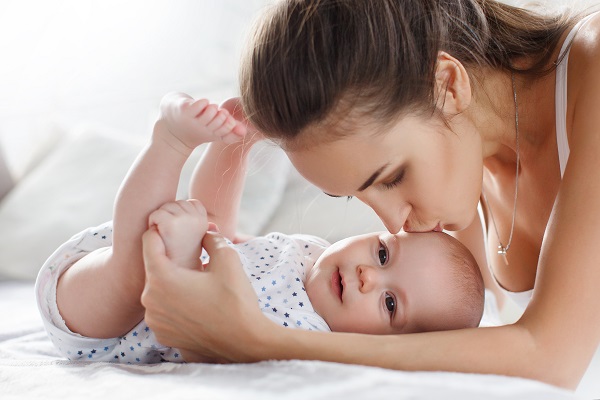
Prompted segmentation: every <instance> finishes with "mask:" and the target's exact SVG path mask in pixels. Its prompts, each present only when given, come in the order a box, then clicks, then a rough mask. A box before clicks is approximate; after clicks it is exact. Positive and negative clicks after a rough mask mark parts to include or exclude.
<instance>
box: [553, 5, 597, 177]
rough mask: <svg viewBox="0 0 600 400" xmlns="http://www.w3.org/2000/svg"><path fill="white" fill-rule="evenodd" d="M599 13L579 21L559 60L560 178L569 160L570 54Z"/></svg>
mask: <svg viewBox="0 0 600 400" xmlns="http://www.w3.org/2000/svg"><path fill="white" fill-rule="evenodd" d="M597 13H598V12H595V13H592V14H590V15H588V16H586V17H585V18H583V19H582V20H581V21H579V22H578V23H577V24H576V25H575V26H574V27H573V29H571V31H570V32H569V34H568V35H567V37H566V39H565V41H564V43H563V45H562V48H561V49H560V53H559V59H561V57H562V60H561V62H560V63H559V64H558V65H557V66H556V93H555V112H556V143H557V145H558V161H559V164H560V176H561V178H562V176H563V175H564V173H565V168H566V166H567V160H568V159H569V153H570V150H569V141H568V140H567V67H568V65H569V53H570V51H571V43H572V42H573V39H574V38H575V35H576V34H577V32H579V30H580V29H581V27H582V26H583V25H584V24H585V23H586V22H587V21H589V20H590V18H592V17H593V16H594V15H596V14H597Z"/></svg>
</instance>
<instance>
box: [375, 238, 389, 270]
mask: <svg viewBox="0 0 600 400" xmlns="http://www.w3.org/2000/svg"><path fill="white" fill-rule="evenodd" d="M377 256H378V257H379V263H380V264H381V265H385V263H386V262H387V260H388V253H387V249H386V247H385V246H384V245H383V244H382V243H379V250H378V251H377Z"/></svg>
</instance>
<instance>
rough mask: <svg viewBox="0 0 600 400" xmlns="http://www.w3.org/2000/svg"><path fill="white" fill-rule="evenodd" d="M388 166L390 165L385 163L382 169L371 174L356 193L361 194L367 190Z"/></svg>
mask: <svg viewBox="0 0 600 400" xmlns="http://www.w3.org/2000/svg"><path fill="white" fill-rule="evenodd" d="M388 165H390V164H389V163H387V164H385V165H384V166H383V167H381V168H379V169H378V170H377V171H375V172H373V174H372V175H371V176H370V177H369V179H367V180H366V181H365V183H363V184H362V185H361V186H360V187H359V188H358V191H359V192H362V191H363V190H365V189H366V188H368V187H369V186H371V185H372V184H373V182H375V179H377V178H378V177H379V175H381V173H382V172H383V170H384V169H386V168H387V166H388Z"/></svg>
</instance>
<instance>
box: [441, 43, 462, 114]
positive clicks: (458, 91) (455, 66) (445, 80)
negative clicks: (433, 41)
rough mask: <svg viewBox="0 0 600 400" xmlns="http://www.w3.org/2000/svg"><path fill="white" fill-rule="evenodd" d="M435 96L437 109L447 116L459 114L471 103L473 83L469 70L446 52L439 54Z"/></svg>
mask: <svg viewBox="0 0 600 400" xmlns="http://www.w3.org/2000/svg"><path fill="white" fill-rule="evenodd" d="M434 95H435V103H436V107H437V108H438V109H439V110H440V111H442V112H443V113H444V114H446V115H456V114H459V113H461V112H463V111H464V110H465V109H466V108H467V107H468V106H469V104H470V103H471V83H470V81H469V75H468V74H467V70H466V69H465V67H464V66H463V65H462V64H461V63H460V62H459V61H458V60H457V59H456V58H454V57H452V56H451V55H450V54H448V53H446V52H444V51H440V52H439V53H438V58H437V65H436V67H435V92H434Z"/></svg>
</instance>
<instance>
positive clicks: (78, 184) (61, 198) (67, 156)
mask: <svg viewBox="0 0 600 400" xmlns="http://www.w3.org/2000/svg"><path fill="white" fill-rule="evenodd" d="M127 137H128V135H126V134H122V133H116V132H112V133H111V132H106V131H102V130H98V129H97V128H95V129H87V130H85V131H83V132H81V133H80V134H78V135H74V137H70V138H68V139H66V140H64V141H63V142H61V144H60V145H59V146H58V148H56V149H55V150H54V151H53V152H52V153H51V154H50V155H48V156H47V157H46V158H45V159H44V160H43V161H42V162H41V163H40V164H39V165H38V166H37V167H36V168H35V169H33V170H32V171H31V172H30V173H29V174H27V175H26V176H25V177H24V178H23V179H22V180H21V181H20V182H19V183H18V184H17V185H16V186H15V187H14V189H13V190H12V191H11V192H9V193H8V194H7V195H6V197H5V198H4V199H3V200H2V201H1V202H0V238H1V240H0V279H35V277H36V275H37V272H38V270H39V268H40V267H41V265H42V263H43V262H44V261H45V260H46V258H47V257H48V256H49V255H50V254H51V253H52V252H53V251H54V250H55V249H56V248H57V247H58V246H59V245H60V244H61V243H63V242H64V241H65V240H67V239H68V238H70V237H71V236H72V235H74V234H75V233H77V232H79V231H81V230H82V229H84V228H86V227H89V226H95V225H98V224H100V223H102V222H105V221H108V220H110V219H111V218H112V208H113V202H114V198H115V195H116V193H117V190H118V188H119V186H120V184H121V181H122V179H123V178H124V176H125V175H126V173H127V171H128V169H129V167H130V166H131V164H132V162H133V160H134V159H135V157H136V156H137V154H138V152H139V151H140V149H141V148H142V146H143V144H144V143H143V141H141V140H140V141H135V140H130V139H127ZM200 154H201V150H198V151H196V152H194V155H193V157H191V158H190V160H189V162H188V164H186V167H185V168H184V171H183V173H182V176H181V182H182V184H181V185H180V190H179V192H178V198H185V197H186V187H187V181H188V180H189V176H190V173H191V171H192V169H193V165H194V164H195V162H196V161H197V160H198V157H199V156H200ZM253 154H256V157H253V155H252V154H251V157H253V158H252V159H251V164H250V168H249V176H248V180H247V185H246V189H245V190H244V195H243V200H242V202H243V204H245V205H246V207H242V210H241V211H240V229H241V230H242V231H245V232H246V233H250V234H255V233H258V230H259V229H260V228H261V227H262V226H263V225H265V224H266V221H267V219H268V218H269V217H270V216H271V214H272V212H273V210H274V209H275V208H276V205H277V204H278V203H279V199H280V198H281V196H282V194H283V190H284V187H285V179H286V176H287V169H286V168H287V167H286V166H285V165H287V164H286V163H282V160H283V161H287V159H284V158H282V155H281V153H279V152H277V151H276V150H275V149H274V148H273V147H269V146H257V148H256V151H254V153H253ZM255 160H256V161H255ZM282 165H283V166H282ZM266 183H268V185H267V184H266ZM256 189H259V190H256Z"/></svg>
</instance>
